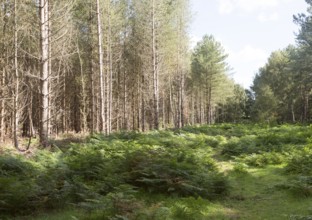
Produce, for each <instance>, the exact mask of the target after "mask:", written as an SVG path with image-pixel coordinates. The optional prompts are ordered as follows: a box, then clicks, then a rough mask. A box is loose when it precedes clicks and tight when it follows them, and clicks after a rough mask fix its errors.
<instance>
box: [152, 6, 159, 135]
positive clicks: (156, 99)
mask: <svg viewBox="0 0 312 220" xmlns="http://www.w3.org/2000/svg"><path fill="white" fill-rule="evenodd" d="M152 50H153V51H152V60H153V96H154V128H155V129H159V91H158V67H157V45H156V15H155V0H152Z"/></svg>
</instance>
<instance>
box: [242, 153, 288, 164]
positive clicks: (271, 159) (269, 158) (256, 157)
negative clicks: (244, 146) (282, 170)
mask: <svg viewBox="0 0 312 220" xmlns="http://www.w3.org/2000/svg"><path fill="white" fill-rule="evenodd" d="M286 158H287V156H286V155H283V154H281V153H277V152H262V153H260V154H250V155H243V156H241V157H240V158H239V159H238V160H239V161H241V162H243V163H245V164H247V165H249V166H254V167H264V166H266V165H278V164H282V163H285V162H286Z"/></svg>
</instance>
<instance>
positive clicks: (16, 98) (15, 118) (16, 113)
mask: <svg viewBox="0 0 312 220" xmlns="http://www.w3.org/2000/svg"><path fill="white" fill-rule="evenodd" d="M16 7H17V4H16V0H14V73H15V75H14V85H15V90H14V95H13V99H14V103H13V114H14V116H13V140H14V146H15V148H16V149H19V148H18V133H19V92H20V91H19V84H20V77H19V69H18V57H17V56H18V39H17V38H18V36H17V34H18V33H17V31H18V30H17V9H16Z"/></svg>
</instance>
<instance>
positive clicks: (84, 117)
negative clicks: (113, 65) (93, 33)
mask: <svg viewBox="0 0 312 220" xmlns="http://www.w3.org/2000/svg"><path fill="white" fill-rule="evenodd" d="M77 53H78V58H79V65H80V77H81V89H82V91H81V94H82V109H81V110H80V111H81V115H82V123H81V125H82V126H81V127H82V128H81V130H82V131H83V132H86V130H87V100H86V96H87V95H86V83H85V76H84V73H83V60H82V58H81V54H80V48H79V42H77Z"/></svg>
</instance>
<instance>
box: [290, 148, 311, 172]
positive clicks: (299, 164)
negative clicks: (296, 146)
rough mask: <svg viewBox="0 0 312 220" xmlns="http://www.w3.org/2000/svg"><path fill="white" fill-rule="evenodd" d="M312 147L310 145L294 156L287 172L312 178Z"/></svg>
mask: <svg viewBox="0 0 312 220" xmlns="http://www.w3.org/2000/svg"><path fill="white" fill-rule="evenodd" d="M311 167H312V145H308V146H307V147H305V148H303V149H302V150H300V151H296V153H295V154H293V155H292V157H291V159H290V161H289V163H288V165H287V166H286V172H288V173H293V174H300V175H310V176H312V169H311Z"/></svg>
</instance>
